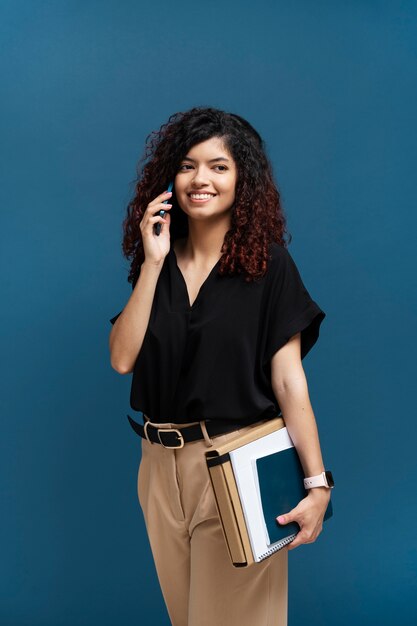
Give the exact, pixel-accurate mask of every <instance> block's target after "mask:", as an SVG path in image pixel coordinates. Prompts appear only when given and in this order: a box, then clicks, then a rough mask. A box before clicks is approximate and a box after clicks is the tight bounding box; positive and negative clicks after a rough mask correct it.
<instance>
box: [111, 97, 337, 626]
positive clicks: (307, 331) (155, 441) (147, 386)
mask: <svg viewBox="0 0 417 626" xmlns="http://www.w3.org/2000/svg"><path fill="white" fill-rule="evenodd" d="M147 139H149V137H148V138H147ZM146 157H151V158H150V160H149V162H148V163H147V164H146V165H145V166H144V168H143V171H142V172H141V173H140V174H139V180H138V183H137V186H136V193H135V197H134V198H133V200H132V201H131V202H130V204H129V206H128V212H127V217H126V220H125V222H124V240H123V251H124V254H125V255H126V256H127V257H129V258H131V259H132V262H131V270H130V274H129V281H130V282H131V283H132V289H133V293H132V295H131V296H130V298H129V301H128V302H127V304H126V306H125V307H124V309H123V311H121V312H120V313H118V314H117V315H116V316H115V317H113V318H112V319H111V322H112V323H113V324H114V326H113V328H112V331H111V334H110V351H111V365H112V367H113V368H114V369H115V370H116V371H117V372H119V373H121V374H127V373H131V372H133V379H132V388H131V396H130V403H131V406H132V408H133V409H135V410H137V411H140V412H142V413H143V419H144V424H145V426H142V425H141V424H138V423H137V422H136V421H134V420H132V419H131V418H129V419H130V423H131V425H132V426H133V428H134V429H135V430H136V432H137V433H138V434H140V435H141V437H142V439H141V444H142V458H141V462H140V465H139V472H138V498H139V502H140V505H141V508H142V511H143V514H144V520H145V524H146V528H147V533H148V537H149V541H150V546H151V549H152V554H153V557H154V560H155V566H156V570H157V574H158V579H159V582H160V585H161V590H162V593H163V596H164V599H165V602H166V606H167V610H168V613H169V616H170V619H171V622H172V624H173V625H174V626H185V625H188V626H205V625H206V624H207V625H208V624H210V625H211V624H218V625H222V624H227V625H228V626H233V625H235V624H236V625H237V624H239V626H246V625H248V626H255V625H256V626H261V625H262V626H278V625H279V626H283V625H285V624H287V573H288V570H287V565H288V561H287V559H288V552H287V551H288V550H292V549H293V548H295V547H297V546H299V545H301V544H302V543H311V542H313V541H315V540H316V538H317V536H318V535H319V534H320V532H321V530H322V523H323V517H324V514H325V512H326V508H327V505H328V503H329V498H330V489H329V488H328V486H318V487H315V488H312V489H309V491H308V495H307V496H306V497H305V498H304V499H303V500H302V501H301V502H300V503H299V504H298V505H297V506H296V507H295V508H294V509H293V510H291V511H287V512H286V514H285V516H283V517H280V518H279V520H278V519H277V523H282V524H286V523H288V522H290V521H296V522H297V523H298V524H299V525H300V528H301V530H300V531H299V533H298V534H297V536H296V538H295V539H294V540H293V542H292V543H291V544H289V546H288V547H287V548H284V549H282V550H280V551H278V552H276V553H275V554H274V555H272V556H271V557H269V558H268V559H266V560H265V561H263V562H261V563H256V564H254V565H253V566H250V567H248V568H236V567H234V566H233V565H232V563H231V560H230V557H229V555H228V552H227V546H226V543H225V540H224V537H223V533H222V529H221V525H220V520H219V517H218V513H217V509H216V503H215V500H214V494H213V491H212V487H211V484H210V478H209V474H208V469H207V466H206V460H205V454H204V453H205V451H206V450H207V447H208V446H212V445H216V446H217V445H220V444H221V443H222V442H223V441H225V440H229V439H233V438H234V437H235V436H236V434H237V433H242V432H244V431H246V430H249V429H250V428H251V427H252V425H253V424H256V423H259V422H261V421H264V420H269V419H272V418H273V417H276V416H277V415H279V414H281V412H282V415H283V417H284V420H285V423H286V426H287V429H288V432H289V434H290V436H291V439H292V440H293V442H294V445H295V447H296V449H297V452H298V454H299V457H300V461H301V463H302V465H303V469H304V471H305V476H306V477H312V476H317V475H321V474H322V472H324V465H323V460H322V455H321V450H320V443H319V438H318V432H317V426H316V422H315V418H314V414H313V410H312V407H311V404H310V400H309V395H308V388H307V382H306V378H305V374H304V370H303V367H302V363H301V361H302V359H303V358H304V356H305V355H306V354H307V352H308V351H309V350H310V349H311V347H312V346H313V345H314V343H315V342H316V341H317V338H318V336H319V327H320V324H321V322H322V320H323V319H324V317H325V313H324V312H323V311H322V310H321V309H320V307H319V306H318V305H317V304H316V303H315V302H314V301H313V300H312V299H311V297H310V295H309V293H308V291H307V290H306V288H305V286H304V284H303V282H302V280H301V277H300V274H299V272H298V270H297V267H296V265H295V263H294V261H293V259H292V257H291V256H290V254H289V252H288V251H287V244H286V242H285V241H284V234H285V232H286V220H285V217H284V214H283V210H282V207H281V203H280V195H279V192H278V190H277V188H276V185H275V184H274V181H273V174H272V168H271V164H270V163H269V161H268V158H267V156H266V154H265V148H264V144H263V141H262V139H261V137H260V136H259V134H258V133H257V132H256V131H255V130H254V128H253V127H252V126H251V125H250V124H249V123H248V122H247V121H246V120H244V119H243V118H241V117H240V116H238V115H234V114H231V113H226V112H224V111H220V110H217V109H214V108H203V107H195V108H193V109H191V110H189V111H187V112H185V113H177V114H174V115H172V116H171V117H170V118H169V120H168V123H167V124H164V125H163V126H162V127H161V129H160V131H159V132H158V133H152V134H151V135H150V140H149V143H148V144H147V150H146V151H145V157H144V158H146ZM170 181H173V182H174V188H173V192H172V193H167V192H166V191H164V192H162V193H161V191H160V190H161V188H162V189H164V188H165V187H166V186H167V184H168V182H170ZM162 185H165V187H163V186H162ZM167 200H168V201H169V203H168V204H164V202H166V201H167ZM161 209H163V210H165V211H166V213H165V215H164V217H162V216H161V215H160V214H159V211H160V210H161ZM156 224H161V226H162V229H161V231H160V234H159V235H157V234H156V231H155V225H156ZM278 513H279V512H277V514H278Z"/></svg>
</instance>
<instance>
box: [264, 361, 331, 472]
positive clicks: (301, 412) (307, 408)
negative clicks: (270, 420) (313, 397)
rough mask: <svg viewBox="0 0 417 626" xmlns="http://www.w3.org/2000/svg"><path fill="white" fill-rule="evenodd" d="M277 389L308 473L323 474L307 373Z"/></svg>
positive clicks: (280, 403)
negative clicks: (283, 387)
mask: <svg viewBox="0 0 417 626" xmlns="http://www.w3.org/2000/svg"><path fill="white" fill-rule="evenodd" d="M302 371H303V370H302ZM275 393H276V396H277V401H278V404H279V406H280V409H281V411H282V415H283V418H284V421H285V425H286V427H287V430H288V433H289V435H290V437H291V439H292V441H293V443H294V446H295V447H296V449H297V453H298V456H299V458H300V462H301V465H302V466H303V470H304V476H306V477H307V476H316V475H317V474H320V473H321V472H323V471H324V469H325V467H324V464H323V458H322V453H321V448H320V441H319V434H318V429H317V424H316V419H315V417H314V413H313V408H312V406H311V403H310V397H309V393H308V385H307V380H306V377H305V375H304V374H303V375H302V376H298V377H297V379H296V380H292V381H291V382H290V383H289V384H287V385H286V386H285V389H280V390H279V391H276V392H275Z"/></svg>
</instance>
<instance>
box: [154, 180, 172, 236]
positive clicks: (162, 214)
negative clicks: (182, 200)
mask: <svg viewBox="0 0 417 626" xmlns="http://www.w3.org/2000/svg"><path fill="white" fill-rule="evenodd" d="M173 186H174V181H171V182H170V183H169V185H168V189H167V191H172V188H173ZM171 198H172V196H171ZM163 204H168V200H164V202H163ZM155 215H160V216H161V217H164V215H165V211H164V210H163V209H161V210H160V211H158V213H155ZM162 226H163V224H161V222H158V223H157V224H155V226H154V230H155V235H158V237H159V234H160V232H161V228H162Z"/></svg>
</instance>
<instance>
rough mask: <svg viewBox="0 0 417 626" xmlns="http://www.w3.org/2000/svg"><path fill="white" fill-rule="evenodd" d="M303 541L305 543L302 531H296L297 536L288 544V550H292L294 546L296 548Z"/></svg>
mask: <svg viewBox="0 0 417 626" xmlns="http://www.w3.org/2000/svg"><path fill="white" fill-rule="evenodd" d="M303 543H306V542H305V538H304V537H303V535H302V533H301V532H299V533H297V536H296V537H295V539H293V540H292V541H291V542H290V543H289V544H288V550H293V549H294V548H297V547H298V546H301V545H302V544H303Z"/></svg>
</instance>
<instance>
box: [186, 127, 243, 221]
mask: <svg viewBox="0 0 417 626" xmlns="http://www.w3.org/2000/svg"><path fill="white" fill-rule="evenodd" d="M236 180H237V167H236V163H235V161H234V159H233V157H232V156H231V154H230V153H229V152H228V151H227V150H226V148H225V146H224V144H223V142H222V140H221V139H220V137H212V138H211V139H207V141H203V142H201V143H199V144H196V145H195V146H193V147H192V148H191V149H190V150H189V151H188V153H187V154H186V155H185V157H184V158H183V160H182V161H181V163H180V166H179V169H178V173H177V175H176V177H175V183H174V184H175V195H176V197H177V200H178V203H179V205H180V207H181V209H182V210H183V211H184V212H185V213H186V214H187V215H188V216H189V217H191V218H192V219H198V220H200V219H205V218H207V217H213V216H214V215H219V214H222V213H227V212H228V211H230V209H231V208H232V206H233V203H234V201H235V187H236ZM191 194H192V195H194V194H203V196H204V194H208V196H207V197H201V198H199V197H198V195H197V197H192V195H191Z"/></svg>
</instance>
